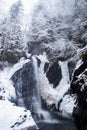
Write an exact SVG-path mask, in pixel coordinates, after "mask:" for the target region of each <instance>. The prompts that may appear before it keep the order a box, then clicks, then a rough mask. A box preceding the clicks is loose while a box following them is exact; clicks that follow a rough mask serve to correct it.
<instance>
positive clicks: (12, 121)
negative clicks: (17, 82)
mask: <svg viewBox="0 0 87 130" xmlns="http://www.w3.org/2000/svg"><path fill="white" fill-rule="evenodd" d="M27 62H29V60H24V59H21V60H20V61H19V62H18V63H17V64H15V65H14V66H13V67H12V66H11V67H7V68H5V69H4V70H3V71H1V72H0V128H1V129H2V130H25V129H26V130H27V129H35V130H36V129H37V125H36V123H35V122H34V120H33V118H32V115H31V112H30V111H29V110H26V109H25V108H22V107H18V106H16V100H17V97H16V93H15V88H14V87H13V83H12V82H11V80H10V78H11V76H12V75H13V74H14V73H15V71H17V70H19V69H20V68H22V67H23V65H24V64H25V63H27Z"/></svg>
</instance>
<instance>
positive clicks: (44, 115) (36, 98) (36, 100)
mask: <svg viewBox="0 0 87 130" xmlns="http://www.w3.org/2000/svg"><path fill="white" fill-rule="evenodd" d="M32 60H33V67H34V73H35V80H36V86H35V89H34V91H33V110H34V112H35V113H37V114H38V118H39V120H41V119H43V120H50V119H51V118H52V117H51V115H50V113H49V112H48V111H46V110H43V109H42V105H41V94H40V86H39V70H38V64H37V59H36V58H35V57H34V56H33V57H32ZM42 80H43V79H42Z"/></svg>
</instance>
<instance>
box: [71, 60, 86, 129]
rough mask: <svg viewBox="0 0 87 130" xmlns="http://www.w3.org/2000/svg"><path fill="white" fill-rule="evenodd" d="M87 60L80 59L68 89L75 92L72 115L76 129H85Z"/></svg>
mask: <svg viewBox="0 0 87 130" xmlns="http://www.w3.org/2000/svg"><path fill="white" fill-rule="evenodd" d="M86 68H87V61H84V62H83V61H82V62H81V63H80V65H79V67H78V68H76V69H75V70H74V73H73V77H72V81H71V86H70V91H71V94H76V96H77V99H76V106H75V107H74V109H73V117H74V120H75V124H76V127H77V130H87V121H86V119H87V69H86Z"/></svg>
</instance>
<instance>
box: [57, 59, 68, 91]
mask: <svg viewBox="0 0 87 130" xmlns="http://www.w3.org/2000/svg"><path fill="white" fill-rule="evenodd" d="M59 65H60V66H61V71H62V79H61V81H60V83H59V85H58V87H57V90H61V88H62V87H64V86H66V85H67V84H68V83H69V82H70V80H69V70H68V64H67V61H63V62H62V61H59Z"/></svg>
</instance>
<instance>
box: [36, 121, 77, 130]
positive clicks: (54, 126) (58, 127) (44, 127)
mask: <svg viewBox="0 0 87 130" xmlns="http://www.w3.org/2000/svg"><path fill="white" fill-rule="evenodd" d="M37 125H38V127H39V129H40V130H76V126H75V124H74V122H73V121H71V120H65V121H60V122H56V123H55V122H52V123H49V122H38V123H37Z"/></svg>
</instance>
